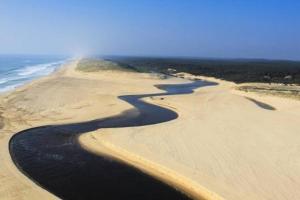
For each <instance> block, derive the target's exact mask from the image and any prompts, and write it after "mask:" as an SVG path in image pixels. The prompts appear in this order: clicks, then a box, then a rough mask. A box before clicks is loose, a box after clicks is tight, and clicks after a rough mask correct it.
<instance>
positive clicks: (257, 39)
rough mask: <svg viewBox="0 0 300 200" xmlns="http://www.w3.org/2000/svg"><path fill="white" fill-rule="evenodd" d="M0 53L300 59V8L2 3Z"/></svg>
mask: <svg viewBox="0 0 300 200" xmlns="http://www.w3.org/2000/svg"><path fill="white" fill-rule="evenodd" d="M0 53H1V54H10V53H22V54H71V55H73V54H113V55H150V56H192V57H226V58H227V57H230V58H275V59H297V60H300V1H298V0H249V1H248V0H148V1H146V0H106V1H104V0H51V1H46V0H26V1H23V0H1V1H0Z"/></svg>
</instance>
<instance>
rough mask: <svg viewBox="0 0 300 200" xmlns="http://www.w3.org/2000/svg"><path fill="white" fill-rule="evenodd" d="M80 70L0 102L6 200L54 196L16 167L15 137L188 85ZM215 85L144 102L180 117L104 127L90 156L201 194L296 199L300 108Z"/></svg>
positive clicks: (87, 137) (86, 141) (88, 144)
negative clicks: (11, 147) (128, 98)
mask: <svg viewBox="0 0 300 200" xmlns="http://www.w3.org/2000/svg"><path fill="white" fill-rule="evenodd" d="M76 64H77V61H74V62H72V63H71V64H69V65H68V66H66V67H65V68H63V69H61V70H60V71H59V72H57V73H55V74H53V75H51V76H49V77H46V78H43V79H41V80H38V81H34V82H33V83H31V84H29V85H26V86H24V87H21V88H19V89H17V90H16V91H14V92H11V93H8V94H5V95H2V97H1V99H0V105H1V106H0V108H1V113H2V114H1V116H2V118H3V123H4V128H3V129H2V130H1V134H0V166H1V167H0V188H1V189H0V199H41V198H44V199H55V197H54V196H53V195H51V194H49V193H48V192H47V191H45V190H43V189H41V188H39V187H38V186H37V185H35V184H34V183H32V182H31V181H30V180H29V179H28V178H26V177H25V176H24V175H23V174H22V173H21V172H19V171H18V170H17V168H16V167H15V166H14V164H13V163H12V161H11V158H10V156H9V152H8V141H9V138H10V137H11V136H12V135H13V134H14V133H16V132H17V131H20V130H23V129H26V128H29V127H34V126H40V125H46V124H61V123H67V122H79V121H85V120H90V119H95V118H101V117H107V116H112V115H115V114H118V113H120V112H122V111H124V110H127V109H129V108H131V106H130V105H128V104H126V103H125V102H122V101H121V100H119V99H118V98H117V97H118V96H119V95H125V94H143V93H152V92H153V93H156V92H159V90H158V89H157V88H155V87H154V86H153V85H155V84H167V83H168V84H169V83H183V82H187V80H184V79H178V78H170V79H159V78H157V77H156V76H153V75H149V74H137V73H133V72H113V71H105V72H96V73H82V72H78V71H76V70H74V69H75V67H76ZM202 78H204V79H209V80H214V79H211V78H207V77H202ZM214 81H218V80H214ZM218 82H219V85H218V86H209V87H204V88H200V89H197V91H196V92H195V93H194V94H189V95H184V96H180V95H178V96H177V95H175V96H168V97H164V98H163V99H161V98H160V97H157V98H156V97H155V98H148V99H145V101H149V102H151V103H154V104H158V105H161V106H165V107H168V108H171V109H173V110H175V111H176V112H178V114H179V118H178V119H176V120H174V121H170V122H167V123H163V124H157V125H151V126H144V127H135V128H118V129H101V130H99V131H96V132H92V133H88V134H84V135H82V136H81V137H80V143H81V144H82V146H83V147H84V148H86V149H88V150H89V151H91V152H94V153H99V154H109V155H111V156H115V157H117V158H119V159H122V160H124V161H126V162H130V163H131V164H133V165H135V166H137V167H139V168H141V169H142V170H144V171H146V172H148V173H150V174H153V175H155V176H157V177H159V178H161V179H164V180H166V181H168V182H169V183H171V184H176V185H177V186H179V187H181V188H182V189H183V190H185V191H187V192H190V193H191V194H192V195H193V196H194V197H198V198H200V197H203V198H207V199H221V198H224V199H299V198H300V192H299V191H300V190H299V188H300V164H299V163H300V160H299V153H300V152H299V142H300V135H299V132H300V126H299V124H300V123H299V122H300V114H299V113H300V112H299V111H300V102H299V101H295V100H291V99H282V98H279V97H269V96H258V95H256V94H251V93H243V92H241V91H235V90H234V89H233V88H234V87H235V84H233V83H229V82H224V81H218ZM246 96H247V97H249V98H252V99H254V100H256V101H259V102H263V103H265V104H268V105H270V106H272V107H274V108H275V110H269V109H264V108H262V107H260V106H258V105H257V104H256V103H255V102H253V101H250V100H249V99H247V98H245V97H246Z"/></svg>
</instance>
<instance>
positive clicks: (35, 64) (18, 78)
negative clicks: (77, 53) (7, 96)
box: [0, 55, 67, 93]
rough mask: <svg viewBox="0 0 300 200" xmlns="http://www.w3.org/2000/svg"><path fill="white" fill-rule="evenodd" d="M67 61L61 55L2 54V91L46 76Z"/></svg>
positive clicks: (0, 59)
mask: <svg viewBox="0 0 300 200" xmlns="http://www.w3.org/2000/svg"><path fill="white" fill-rule="evenodd" d="M66 61H67V58H66V57H61V56H26V55H0V93H2V92H6V91H9V90H13V89H15V88H16V87H18V86H21V85H23V84H25V83H27V82H29V81H31V80H33V79H36V78H39V77H42V76H46V75H48V74H50V73H52V72H53V71H55V70H56V69H57V68H59V67H60V66H61V65H62V64H64V63H65V62H66Z"/></svg>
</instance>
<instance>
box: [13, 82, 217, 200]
mask: <svg viewBox="0 0 300 200" xmlns="http://www.w3.org/2000/svg"><path fill="white" fill-rule="evenodd" d="M207 85H213V84H212V83H208V82H202V81H197V82H193V83H189V84H180V85H158V86H156V87H158V88H160V89H163V90H165V91H166V93H157V94H144V95H126V96H120V97H119V98H120V99H122V100H124V101H126V102H128V103H130V104H132V105H133V106H134V107H135V109H133V110H128V111H126V112H124V113H122V114H120V115H117V116H113V117H108V118H104V119H97V120H93V121H87V122H82V123H76V124H65V125H55V126H51V125H50V126H44V127H37V128H32V129H28V130H25V131H22V132H20V133H18V134H16V135H15V136H14V137H13V138H12V139H11V141H10V153H11V156H12V158H13V160H14V162H15V164H16V165H17V167H18V168H19V169H20V170H21V171H22V172H23V173H24V174H25V175H27V176H28V177H29V178H31V179H32V180H33V181H35V182H36V183H37V184H39V185H40V186H41V187H43V188H45V189H47V190H48V191H50V192H52V193H53V194H55V195H57V196H58V197H60V198H63V199H103V200H110V199H112V200H119V199H132V200H134V199H144V200H147V199H149V200H150V199H157V200H158V199H159V200H169V199H170V200H171V199H172V200H173V199H174V200H177V199H190V198H189V197H187V196H186V195H184V194H183V193H181V192H179V191H178V190H176V189H175V188H173V187H170V186H168V185H166V184H165V183H163V182H160V181H158V180H156V179H155V178H153V177H151V176H149V175H146V174H144V173H143V172H141V171H139V170H138V169H135V168H134V167H131V166H128V165H126V164H124V163H120V162H118V161H115V160H112V159H110V158H106V157H101V156H97V155H94V154H92V153H89V152H87V151H85V150H84V149H82V148H81V147H80V145H79V144H78V141H77V138H78V136H79V135H80V134H82V133H85V132H88V131H93V130H97V129H100V128H112V127H133V126H142V125H150V124H156V123H162V122H166V121H170V120H173V119H176V118H177V117H178V115H177V113H176V112H174V111H172V110H169V109H166V108H162V107H159V106H156V105H153V104H149V103H146V102H143V101H142V100H141V98H143V97H154V96H160V95H173V94H188V93H192V92H193V89H195V88H198V87H201V86H207ZM136 111H138V112H139V114H138V115H136Z"/></svg>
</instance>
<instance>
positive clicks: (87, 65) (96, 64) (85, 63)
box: [76, 58, 136, 72]
mask: <svg viewBox="0 0 300 200" xmlns="http://www.w3.org/2000/svg"><path fill="white" fill-rule="evenodd" d="M76 69H77V70H79V71H83V72H98V71H128V72H130V71H131V72H133V71H136V70H134V68H130V67H129V66H126V65H122V64H119V63H116V62H113V61H109V60H101V59H90V58H88V59H82V60H80V61H79V63H78V65H77V68H76Z"/></svg>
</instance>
